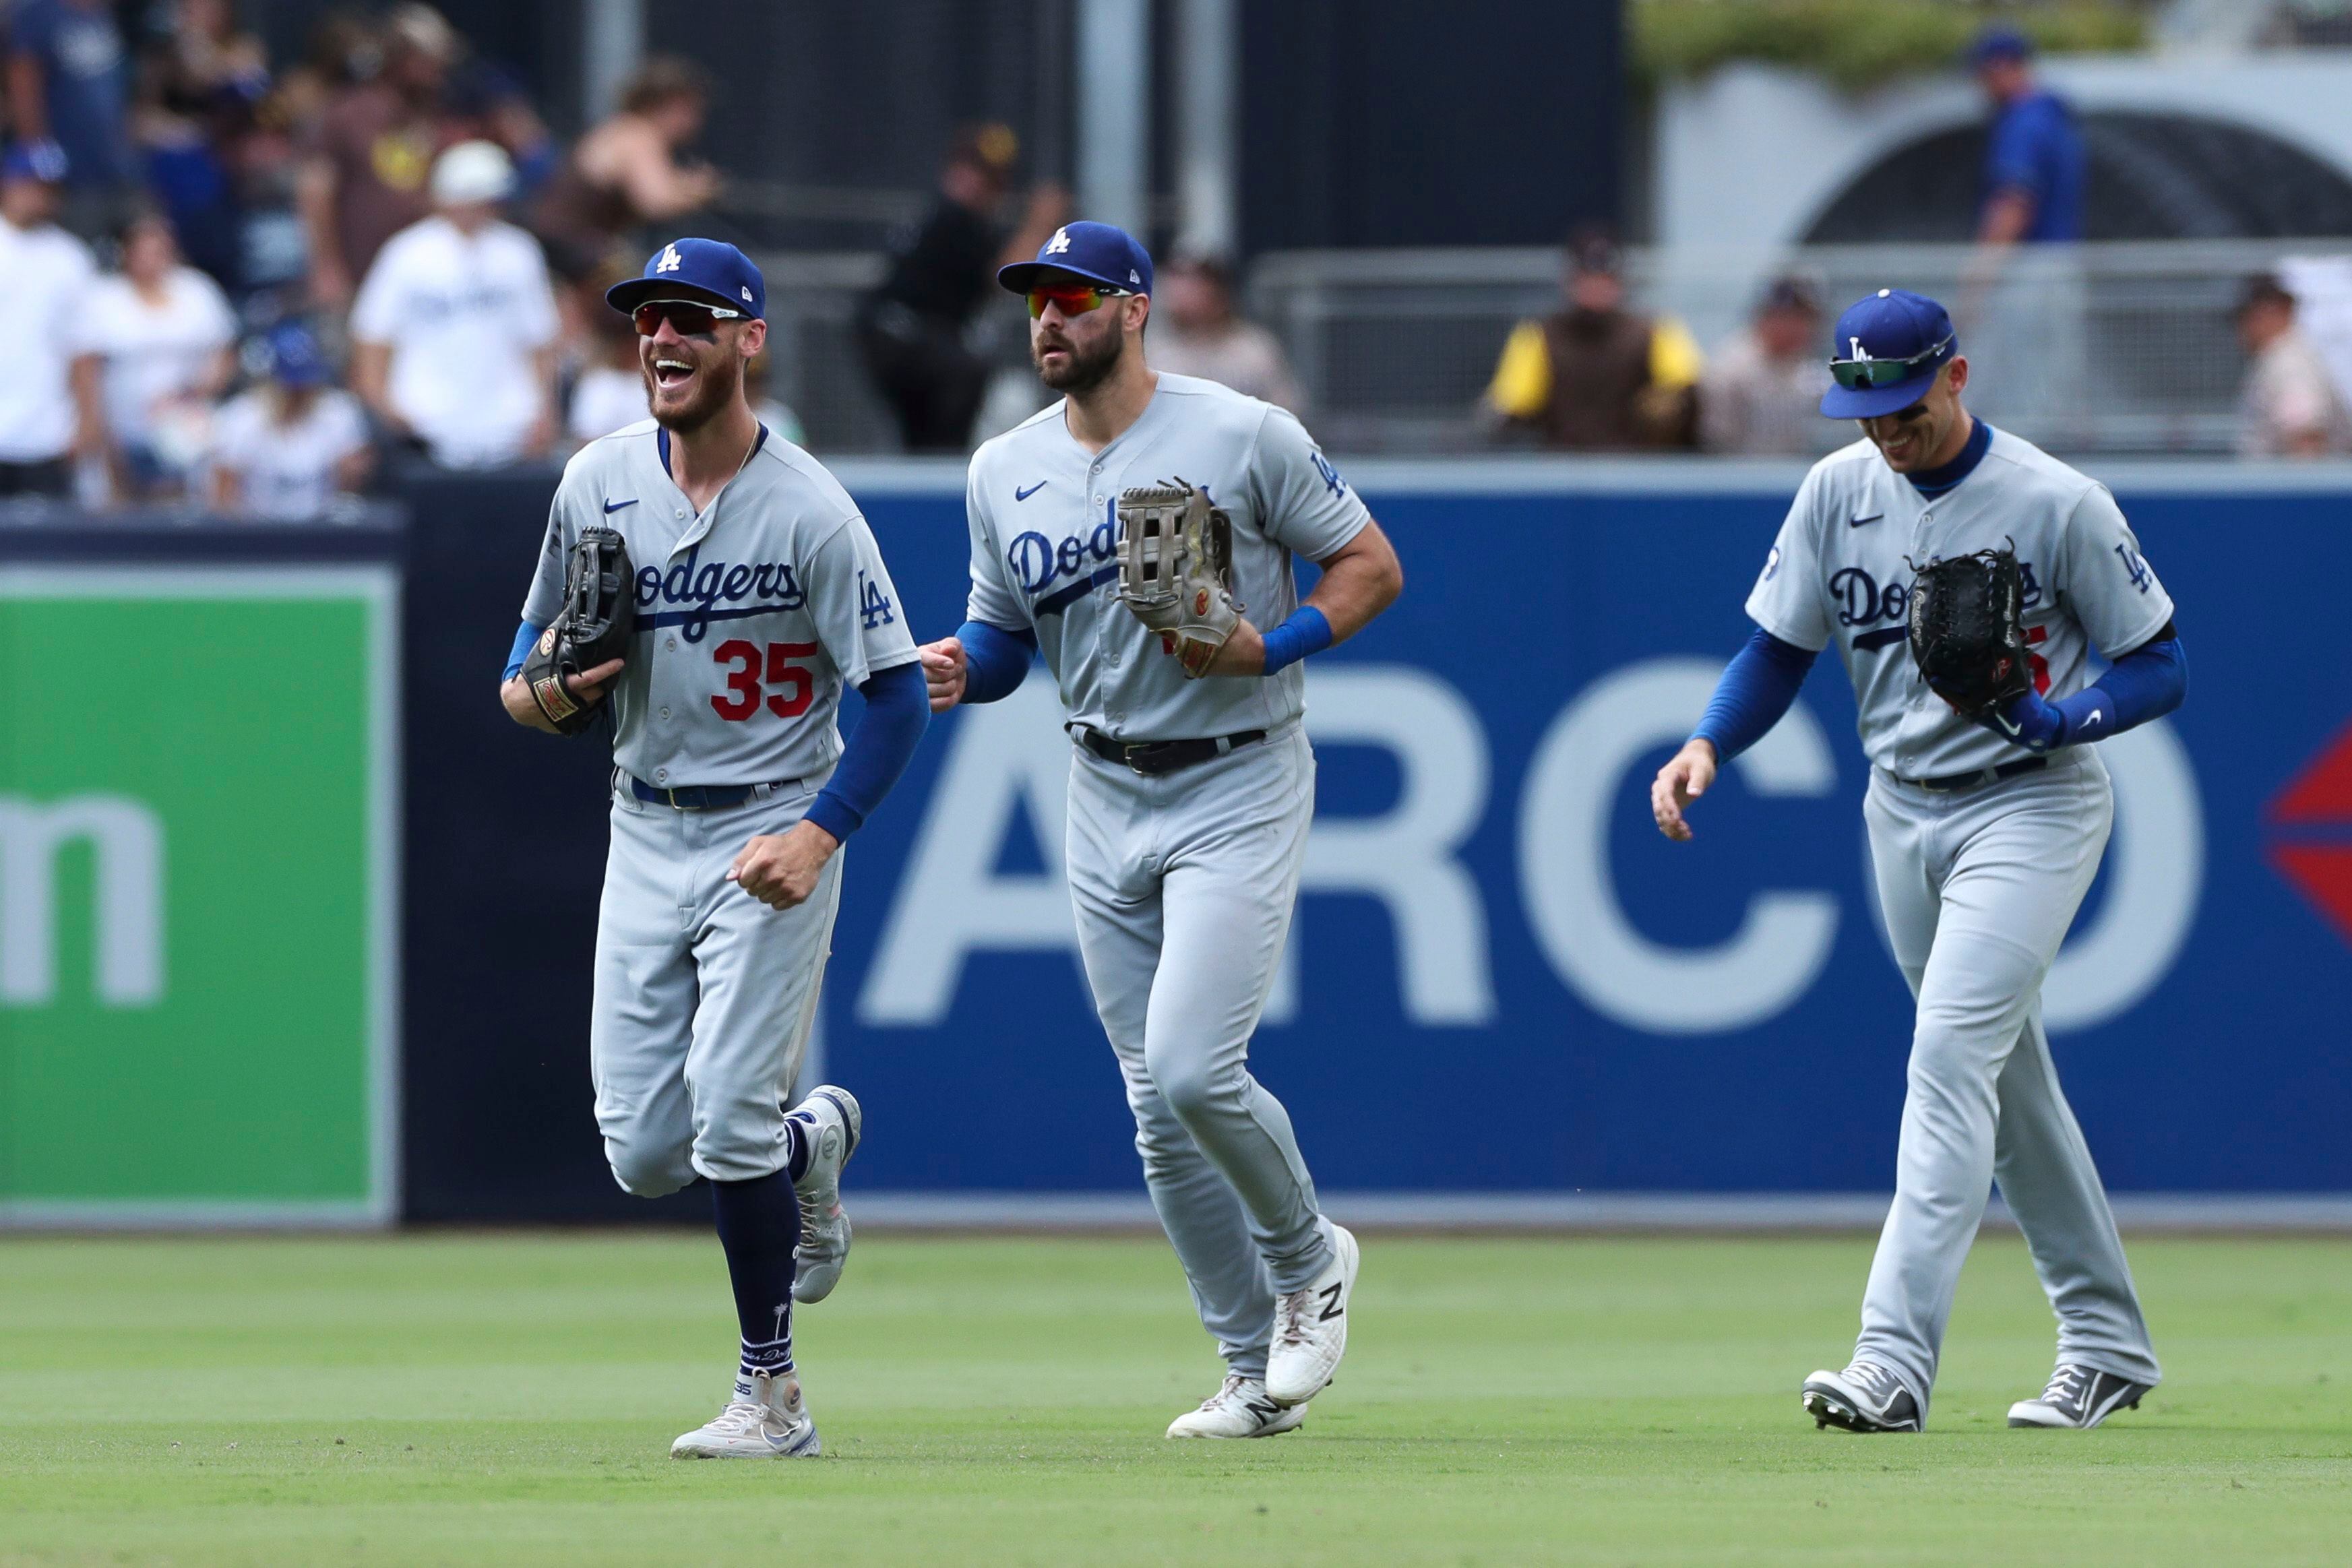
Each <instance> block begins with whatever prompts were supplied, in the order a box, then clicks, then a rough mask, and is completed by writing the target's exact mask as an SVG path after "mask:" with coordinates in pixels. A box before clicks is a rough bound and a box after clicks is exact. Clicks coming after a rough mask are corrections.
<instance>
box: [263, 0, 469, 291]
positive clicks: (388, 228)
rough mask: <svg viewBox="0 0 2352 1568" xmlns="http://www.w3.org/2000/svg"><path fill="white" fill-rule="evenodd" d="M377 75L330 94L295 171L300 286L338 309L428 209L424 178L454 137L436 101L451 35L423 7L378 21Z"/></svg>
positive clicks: (452, 50)
mask: <svg viewBox="0 0 2352 1568" xmlns="http://www.w3.org/2000/svg"><path fill="white" fill-rule="evenodd" d="M456 57H457V34H456V33H454V32H452V31H451V30H450V27H449V24H448V23H447V22H446V21H444V20H443V19H442V17H441V14H440V13H439V12H438V11H436V10H434V9H433V8H432V7H431V6H429V5H403V6H401V7H400V8H399V9H397V10H395V11H394V12H393V14H392V16H390V17H389V18H388V19H387V20H386V22H385V24H384V31H383V68H382V70H381V71H380V72H378V74H377V75H376V76H375V77H374V78H373V79H371V80H366V81H361V82H357V83H354V84H352V85H351V86H348V87H344V88H341V89H338V90H336V91H335V92H334V93H332V94H331V95H330V97H329V98H328V100H327V105H326V109H325V111H324V112H323V114H322V115H321V117H320V124H319V128H318V132H317V138H316V144H315V146H314V147H313V149H312V151H311V154H310V159H309V161H308V162H307V164H306V165H305V167H304V170H303V178H302V190H301V198H302V217H303V223H304V225H305V227H306V228H307V229H308V231H309V234H310V287H311V291H312V293H313V295H314V296H315V297H316V298H318V300H319V302H320V304H322V305H325V306H328V307H330V308H333V309H338V310H340V309H341V308H344V307H345V306H346V305H347V304H349V303H350V301H351V299H352V290H353V288H354V287H356V286H357V283H358V280H359V279H361V278H362V277H366V276H367V274H368V269H369V268H370V267H372V266H373V264H374V262H375V254H376V252H377V251H378V250H380V249H381V248H383V244H384V242H385V241H386V240H389V239H390V238H391V237H392V236H393V235H395V234H398V233H399V232H400V231H401V230H402V229H404V228H406V227H407V226H408V225H411V224H414V223H415V222H416V221H417V220H419V219H420V218H423V217H424V216H425V214H426V213H428V212H429V211H431V204H430V200H429V198H428V197H427V195H426V193H425V179H426V176H427V174H428V173H429V172H430V171H431V170H432V168H433V161H434V158H435V157H436V154H438V153H439V152H440V151H441V149H442V147H443V146H444V145H445V144H446V143H447V142H450V141H456V140H457V136H456V135H455V134H454V133H451V132H450V130H449V127H448V126H447V124H446V116H445V114H444V112H443V105H442V101H441V95H442V88H443V86H444V84H445V83H446V80H447V78H448V72H449V66H450V62H451V61H453V60H454V59H455V58H456Z"/></svg>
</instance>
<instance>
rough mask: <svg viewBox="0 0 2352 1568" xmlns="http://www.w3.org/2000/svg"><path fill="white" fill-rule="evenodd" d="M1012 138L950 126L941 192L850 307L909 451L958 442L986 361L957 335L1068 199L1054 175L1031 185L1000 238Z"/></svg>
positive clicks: (952, 448)
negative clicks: (952, 134) (1015, 222)
mask: <svg viewBox="0 0 2352 1568" xmlns="http://www.w3.org/2000/svg"><path fill="white" fill-rule="evenodd" d="M1019 151H1020V142H1019V141H1018V140H1017V139H1016V138H1015V137H1014V136H1013V131H1012V129H1011V128H1010V127H1008V126H1003V125H984V126H979V127H976V128H968V129H966V130H964V131H960V132H958V133H957V136H956V139H955V141H954V144H953V145H952V146H950V148H949V150H948V157H947V162H946V164H945V165H944V166H943V167H942V168H941V169H940V188H939V197H938V199H937V200H936V201H935V202H933V203H932V204H931V210H930V212H929V214H927V215H926V216H925V217H924V219H923V221H922V222H921V223H920V224H919V225H917V226H916V227H915V228H914V229H912V230H911V231H908V232H907V233H905V234H903V235H898V236H897V237H896V238H894V240H893V241H892V244H891V246H890V266H889V271H888V272H887V274H886V275H885V276H884V277H883V279H882V283H881V285H880V287H877V288H876V289H875V290H874V292H873V293H872V294H869V295H867V296H866V300H865V302H864V304H863V305H861V306H860V307H859V309H858V315H857V344H858V349H859V350H860V351H861V352H862V353H863V354H864V355H865V358H866V368H867V369H868V370H869V371H872V372H873V375H874V381H875V384H876V386H877V388H879V389H880V391H881V393H882V396H883V399H884V401H885V402H888V403H889V405H890V409H891V412H892V413H895V414H896V415H897V416H898V433H899V436H900V438H901V440H903V441H904V443H905V444H906V447H907V450H908V451H909V452H961V451H963V450H964V449H965V448H966V447H967V446H968V445H969V444H971V422H972V419H973V417H974V416H975V415H976V414H978V413H979V412H980V403H981V399H982V396H983V395H984V394H985V393H986V392H987V391H988V376H989V366H988V361H986V360H985V359H983V358H982V357H981V356H980V355H979V354H977V353H974V352H973V351H972V349H971V345H970V344H969V343H967V342H965V341H964V332H965V329H967V328H968V327H970V326H971V320H972V318H973V317H974V316H975V315H976V314H978V312H979V310H980V308H981V305H982V302H983V301H987V300H990V299H992V298H994V297H995V278H996V269H997V267H1000V266H1003V265H1006V264H1008V263H1010V262H1014V261H1026V260H1028V259H1029V258H1030V257H1031V256H1034V255H1036V253H1037V247H1038V246H1041V245H1044V244H1045V239H1046V236H1048V235H1051V234H1052V233H1053V232H1054V229H1055V226H1056V225H1059V224H1060V223H1061V222H1062V220H1063V218H1064V217H1065V216H1066V214H1067V211H1068V207H1069V198H1068V195H1067V193H1065V192H1064V191H1063V190H1062V188H1061V187H1060V186H1058V185H1054V184H1041V185H1039V186H1037V187H1036V188H1035V189H1034V190H1033V191H1032V192H1031V193H1030V195H1029V204H1028V212H1027V214H1026V215H1025V216H1024V218H1023V220H1022V224H1021V226H1020V228H1019V229H1018V230H1017V231H1016V232H1015V233H1014V234H1013V235H1012V236H1011V237H1010V238H1007V236H1006V235H1005V233H1004V231H1003V229H1002V228H1001V227H1000V226H998V224H997V222H996V218H995V215H994V214H995V212H996V209H997V206H998V204H1000V203H1001V202H1003V199H1004V193H1005V188H1006V183H1007V182H1008V180H1009V179H1010V177H1011V174H1012V172H1013V158H1014V156H1015V155H1016V153H1017V152H1019Z"/></svg>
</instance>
